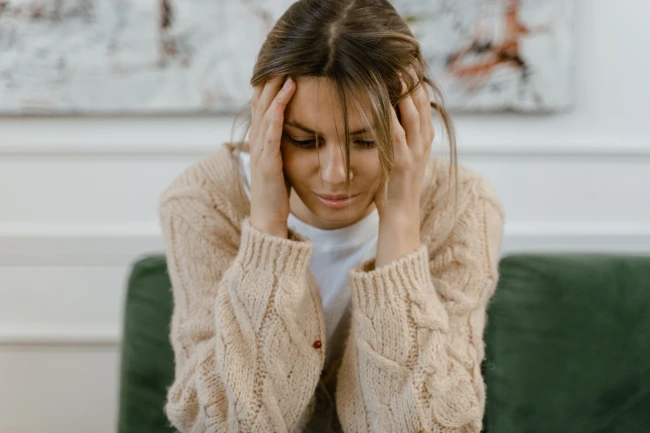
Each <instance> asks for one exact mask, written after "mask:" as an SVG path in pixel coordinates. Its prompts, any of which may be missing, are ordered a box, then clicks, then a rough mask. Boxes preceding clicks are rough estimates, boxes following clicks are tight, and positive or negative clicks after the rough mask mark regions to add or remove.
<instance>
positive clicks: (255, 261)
mask: <svg viewBox="0 0 650 433" xmlns="http://www.w3.org/2000/svg"><path fill="white" fill-rule="evenodd" d="M311 253H312V244H311V242H308V241H306V240H305V239H303V238H302V237H300V236H299V235H298V234H296V233H294V232H291V231H289V238H288V239H284V238H280V237H278V236H273V235H271V234H268V233H265V232H262V231H260V230H258V229H256V228H255V227H253V226H252V225H251V224H250V222H249V220H248V218H246V219H245V220H244V221H243V223H242V236H241V244H240V247H239V253H238V257H237V258H238V260H239V261H240V263H241V264H242V267H243V268H244V270H246V269H251V268H252V269H255V270H257V271H260V270H261V271H268V272H271V273H273V274H275V275H281V274H291V275H300V274H302V273H303V272H304V271H305V270H306V269H307V266H308V265H309V260H310V259H311Z"/></svg>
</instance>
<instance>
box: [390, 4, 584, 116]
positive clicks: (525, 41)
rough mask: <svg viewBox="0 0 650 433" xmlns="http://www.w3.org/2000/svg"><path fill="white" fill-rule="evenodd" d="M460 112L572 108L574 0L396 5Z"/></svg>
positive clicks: (447, 98) (451, 103)
mask: <svg viewBox="0 0 650 433" xmlns="http://www.w3.org/2000/svg"><path fill="white" fill-rule="evenodd" d="M392 3H393V5H394V6H395V8H396V9H397V10H398V11H399V12H400V14H401V15H402V17H403V18H404V19H405V20H406V21H407V22H408V23H409V25H410V26H411V30H412V31H413V33H414V35H415V36H416V38H417V39H418V40H419V41H420V43H421V45H422V51H423V53H424V56H425V58H426V60H427V63H428V65H429V68H430V71H431V72H432V74H433V77H434V80H435V81H437V82H438V83H439V84H440V86H441V88H442V89H443V91H444V94H445V101H446V103H447V106H448V108H450V109H451V110H453V111H495V110H516V111H527V112H547V111H555V110H563V109H566V108H570V107H571V106H572V104H573V89H574V76H573V74H574V72H573V71H574V36H573V13H574V9H573V2H572V1H571V0H428V1H426V2H425V1H421V2H417V1H410V0H394V1H393V2H392Z"/></svg>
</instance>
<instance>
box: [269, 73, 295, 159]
mask: <svg viewBox="0 0 650 433" xmlns="http://www.w3.org/2000/svg"><path fill="white" fill-rule="evenodd" d="M295 89H296V84H295V83H294V82H293V80H292V79H291V78H289V79H287V81H286V82H285V83H284V85H283V86H282V89H280V91H279V92H278V94H277V95H276V97H275V99H274V100H273V102H272V103H271V106H270V107H269V109H268V111H267V115H266V116H265V117H266V118H267V119H268V127H267V130H266V135H265V137H264V138H265V139H264V150H265V151H267V152H270V153H272V154H275V152H279V151H280V141H281V138H282V129H283V127H284V111H285V110H286V108H287V104H288V103H289V101H290V100H291V97H292V96H293V94H294V91H295Z"/></svg>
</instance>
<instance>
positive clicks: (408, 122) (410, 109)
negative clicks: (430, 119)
mask: <svg viewBox="0 0 650 433" xmlns="http://www.w3.org/2000/svg"><path fill="white" fill-rule="evenodd" d="M406 90H407V88H406V83H405V82H404V80H402V92H403V93H402V94H404V93H405V92H406ZM398 105H399V111H400V113H401V115H402V125H403V128H404V132H405V133H406V140H407V144H408V145H409V146H410V145H411V144H412V143H411V142H410V141H412V140H414V139H415V140H417V137H418V135H419V134H420V112H419V111H418V109H417V107H416V105H415V103H414V101H413V95H409V96H407V97H405V98H403V99H402V100H401V101H399V104H398Z"/></svg>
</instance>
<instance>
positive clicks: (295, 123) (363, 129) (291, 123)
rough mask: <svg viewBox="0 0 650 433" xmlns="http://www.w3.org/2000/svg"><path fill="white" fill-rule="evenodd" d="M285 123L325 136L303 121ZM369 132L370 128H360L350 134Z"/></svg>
mask: <svg viewBox="0 0 650 433" xmlns="http://www.w3.org/2000/svg"><path fill="white" fill-rule="evenodd" d="M284 124H285V125H289V126H293V127H294V128H298V129H302V130H303V131H305V132H308V133H310V134H314V135H318V136H319V137H322V136H323V134H321V133H320V132H317V131H314V130H313V129H309V128H307V127H306V126H305V125H303V124H302V123H300V122H297V121H295V120H293V121H287V122H284ZM367 132H370V129H369V128H361V129H358V130H356V131H352V132H351V133H350V135H361V134H365V133H367Z"/></svg>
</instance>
